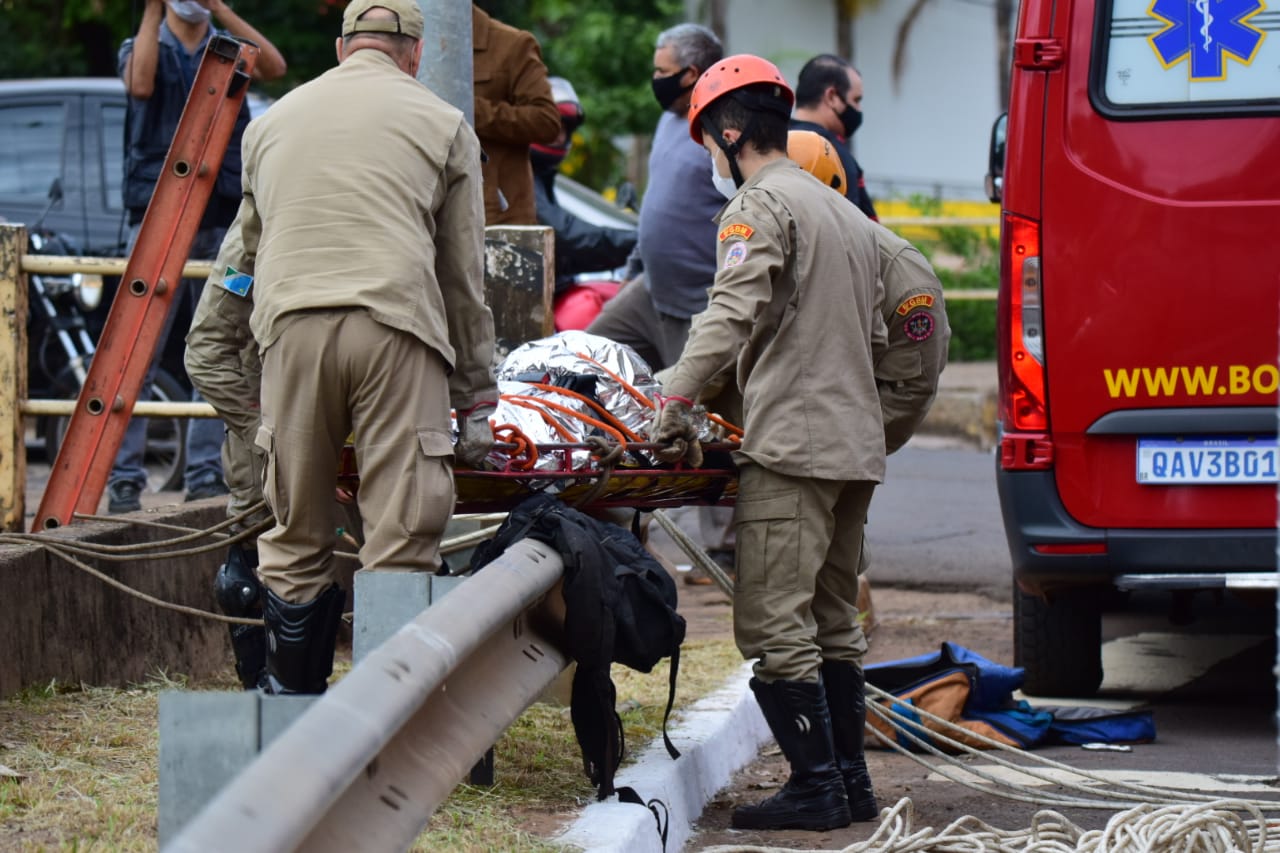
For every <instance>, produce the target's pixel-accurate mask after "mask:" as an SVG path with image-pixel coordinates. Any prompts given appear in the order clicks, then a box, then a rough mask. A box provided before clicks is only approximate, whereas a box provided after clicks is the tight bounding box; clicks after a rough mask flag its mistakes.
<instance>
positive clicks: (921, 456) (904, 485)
mask: <svg viewBox="0 0 1280 853" xmlns="http://www.w3.org/2000/svg"><path fill="white" fill-rule="evenodd" d="M867 541H868V544H869V552H870V558H871V573H872V577H873V579H874V582H875V583H877V584H879V583H888V584H893V585H895V586H903V587H909V588H912V589H923V590H932V591H936V592H941V591H963V592H977V593H981V594H983V595H985V596H987V597H988V598H993V599H997V600H999V601H1009V600H1010V597H1009V596H1010V589H1011V587H1010V576H1011V568H1010V563H1009V549H1008V546H1007V545H1006V543H1005V538H1004V526H1003V524H1002V522H1001V520H1000V505H999V502H998V499H997V497H996V481H995V458H994V456H993V455H992V453H991V452H989V451H982V450H977V449H974V448H971V447H968V446H965V445H963V444H960V443H957V442H954V441H948V440H944V439H935V438H930V437H928V436H921V437H919V438H917V439H914V440H913V441H912V442H911V444H910V445H909V446H907V447H904V448H903V449H902V450H900V451H898V452H897V453H895V454H894V455H892V456H890V457H889V464H888V472H887V475H886V477H885V482H884V483H883V484H882V485H880V486H879V487H877V488H876V493H875V497H874V498H872V501H871V511H870V514H869V518H868V524H867Z"/></svg>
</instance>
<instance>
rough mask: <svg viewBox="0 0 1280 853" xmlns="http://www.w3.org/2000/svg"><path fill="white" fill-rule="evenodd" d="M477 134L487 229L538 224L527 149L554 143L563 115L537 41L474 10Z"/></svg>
mask: <svg viewBox="0 0 1280 853" xmlns="http://www.w3.org/2000/svg"><path fill="white" fill-rule="evenodd" d="M471 51H472V52H471V57H472V65H473V68H472V74H473V75H474V82H475V94H476V101H475V113H476V119H475V124H476V135H477V136H479V137H480V145H481V147H483V148H484V153H485V155H486V157H487V158H488V159H487V160H486V161H485V162H484V166H483V169H484V223H485V225H536V224H537V223H538V214H537V210H536V208H535V205H534V198H533V168H532V167H531V166H530V165H529V146H530V145H532V144H534V143H542V144H547V143H551V142H554V141H555V139H556V137H557V136H558V135H559V134H560V112H559V110H557V109H556V102H555V101H554V100H552V98H551V83H550V82H549V81H548V78H547V67H546V66H545V65H543V64H542V50H541V49H540V48H539V47H538V40H537V39H535V38H534V37H533V36H532V35H531V34H529V33H527V32H525V31H524V30H518V29H516V28H515V27H510V26H507V25H506V24H504V23H502V22H501V21H495V20H494V19H493V18H491V17H489V16H488V15H487V14H485V13H484V11H482V10H481V9H480V8H479V7H478V6H475V5H472V7H471Z"/></svg>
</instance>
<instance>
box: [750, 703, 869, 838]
mask: <svg viewBox="0 0 1280 853" xmlns="http://www.w3.org/2000/svg"><path fill="white" fill-rule="evenodd" d="M751 690H752V692H753V693H755V694H756V701H757V702H758V703H759V704H760V710H761V711H763V712H764V719H765V722H767V723H768V724H769V728H770V729H771V730H772V731H773V736H774V738H775V739H776V740H777V741H778V746H779V747H780V748H781V749H782V754H783V755H785V756H786V757H787V761H789V762H790V763H791V778H790V779H788V780H787V784H785V785H783V786H782V790H781V791H779V792H778V793H776V794H774V795H773V796H772V797H769V798H768V799H767V800H765V801H764V802H762V803H759V804H757V805H754V806H739V807H738V808H736V809H734V810H733V826H734V827H735V828H737V829H808V830H813V831H816V832H821V831H824V830H828V829H836V828H838V827H841V826H848V825H849V823H850V818H849V801H848V799H846V797H845V793H844V782H843V781H842V780H841V778H840V770H839V768H838V767H837V766H836V760H835V752H834V747H833V746H832V743H831V715H830V713H829V712H828V711H827V697H826V692H825V691H824V690H823V687H822V685H821V684H819V683H809V682H804V681H774V682H772V683H771V684H765V683H764V682H763V681H760V680H758V679H755V678H752V679H751Z"/></svg>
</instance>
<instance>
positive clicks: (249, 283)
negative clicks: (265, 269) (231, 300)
mask: <svg viewBox="0 0 1280 853" xmlns="http://www.w3.org/2000/svg"><path fill="white" fill-rule="evenodd" d="M251 287H253V276H251V275H249V274H248V273H243V272H236V271H235V270H234V269H232V268H231V267H227V271H226V273H225V274H224V275H223V276H222V289H223V290H226V291H228V292H229V293H234V294H235V295H236V296H248V295H249V288H251Z"/></svg>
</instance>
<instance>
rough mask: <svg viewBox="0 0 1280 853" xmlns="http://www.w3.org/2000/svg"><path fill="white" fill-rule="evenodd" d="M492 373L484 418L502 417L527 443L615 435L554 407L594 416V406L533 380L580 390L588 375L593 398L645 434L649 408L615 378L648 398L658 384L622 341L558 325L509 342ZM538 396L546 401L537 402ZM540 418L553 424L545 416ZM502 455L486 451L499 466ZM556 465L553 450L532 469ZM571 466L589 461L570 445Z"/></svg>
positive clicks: (559, 460) (626, 461) (559, 459)
mask: <svg viewBox="0 0 1280 853" xmlns="http://www.w3.org/2000/svg"><path fill="white" fill-rule="evenodd" d="M495 373H496V374H497V378H498V391H499V393H501V395H502V399H501V400H500V401H499V403H498V410H497V412H495V413H494V415H493V416H492V418H491V421H492V422H493V423H494V424H495V425H497V426H498V427H499V428H500V427H501V426H502V425H504V424H511V425H513V426H515V427H517V428H518V429H519V430H520V431H521V432H522V433H524V435H525V436H526V437H527V438H528V439H529V440H530V441H532V442H533V443H534V444H539V445H546V444H579V443H582V442H584V441H586V439H587V438H588V437H589V436H599V437H601V438H605V439H607V440H608V441H609V442H610V443H613V442H614V441H615V440H616V439H615V438H614V437H613V436H611V435H610V434H609V433H608V432H606V431H604V430H601V429H599V428H598V427H595V426H592V425H591V424H589V423H587V422H585V421H583V420H581V419H579V418H576V417H573V416H571V415H568V414H564V413H563V412H560V411H557V410H556V408H555V406H559V407H563V408H568V409H570V410H572V411H575V412H579V413H581V414H583V415H585V416H587V417H589V418H593V419H595V420H600V419H601V418H600V415H599V413H598V412H596V411H594V410H593V409H592V408H591V407H590V406H589V405H587V404H586V403H585V402H583V401H581V400H580V399H578V398H576V397H574V396H572V395H570V394H563V393H560V392H557V391H550V390H546V389H544V388H538V387H536V386H535V385H534V384H533V383H538V384H542V385H555V386H563V387H574V388H576V389H578V390H582V389H583V388H587V387H590V386H591V384H592V383H591V380H592V379H594V389H593V390H594V397H595V400H596V401H597V402H598V403H600V405H602V406H603V407H604V408H605V409H607V410H608V411H609V413H610V414H612V415H613V416H614V417H615V418H617V420H618V421H619V422H621V423H622V424H624V425H625V426H626V427H627V428H628V429H630V430H631V431H632V432H633V433H635V434H636V435H639V436H641V437H644V438H646V440H647V435H648V431H649V427H650V424H651V422H652V420H653V410H652V409H651V408H649V407H648V406H646V405H645V404H644V403H642V402H640V401H639V400H637V399H636V398H635V397H634V396H633V395H632V394H631V393H630V391H628V390H627V389H626V388H625V387H624V386H623V385H622V383H621V382H619V381H618V379H621V380H623V381H625V382H626V383H627V384H628V385H630V386H631V387H632V388H634V389H635V390H636V391H637V392H639V393H640V394H641V395H643V396H644V397H646V398H648V399H649V400H653V399H654V398H655V396H656V395H657V393H658V391H659V390H660V386H659V384H658V382H657V380H655V379H654V378H653V370H652V369H651V368H650V367H649V365H648V364H646V363H645V361H644V359H642V358H640V356H639V355H637V354H636V351H635V350H633V349H632V348H631V347H629V346H626V345H625V344H619V343H616V342H615V341H611V340H609V339H608V338H602V337H600V336H598V335H589V334H587V333H586V332H580V331H568V332H560V333H558V334H556V335H552V336H551V337H549V338H541V339H539V340H536V341H530V342H529V343H526V344H522V345H521V346H519V347H517V348H516V349H515V350H513V351H512V352H511V354H510V355H508V356H507V357H506V358H505V359H503V361H502V364H500V365H499V366H498V368H497V370H496V371H495ZM610 374H612V375H610ZM586 377H589V378H586ZM615 377H616V378H615ZM539 401H546V402H547V403H550V404H554V405H546V406H543V405H539ZM548 419H550V420H551V421H553V422H554V424H555V426H553V425H552V423H548ZM507 461H508V460H507V458H506V456H505V454H503V453H502V452H501V451H500V450H497V449H495V451H494V452H493V453H491V454H490V455H489V462H490V463H491V464H492V465H493V466H494V467H496V468H503V467H505V465H506V463H507ZM650 462H651V461H646V463H645V464H650ZM564 464H565V463H564V459H563V456H561V455H555V454H543V455H541V456H539V458H538V461H537V463H536V464H535V466H534V470H539V471H558V470H562V469H563V468H564ZM619 464H622V465H636V464H640V460H637V459H635V458H633V457H624V458H623V461H622V462H621V463H619ZM571 465H572V469H573V470H575V471H580V470H584V469H587V468H590V467H592V462H591V454H590V453H589V452H588V451H585V450H575V451H573V452H572V463H571Z"/></svg>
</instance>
